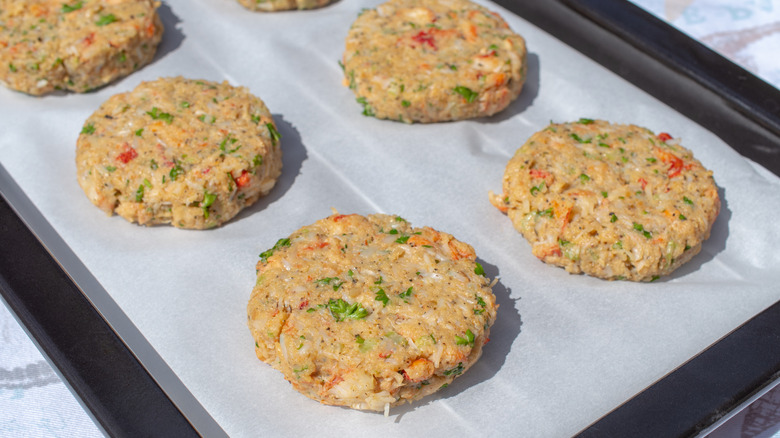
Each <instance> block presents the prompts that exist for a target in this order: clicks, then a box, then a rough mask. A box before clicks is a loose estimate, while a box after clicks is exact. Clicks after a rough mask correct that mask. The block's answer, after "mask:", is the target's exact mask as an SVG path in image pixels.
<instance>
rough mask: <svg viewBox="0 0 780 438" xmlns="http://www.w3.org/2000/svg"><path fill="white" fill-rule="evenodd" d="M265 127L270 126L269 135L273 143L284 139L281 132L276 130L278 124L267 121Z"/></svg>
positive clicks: (274, 144)
mask: <svg viewBox="0 0 780 438" xmlns="http://www.w3.org/2000/svg"><path fill="white" fill-rule="evenodd" d="M265 127H266V128H268V135H269V136H271V145H272V146H276V144H277V143H279V140H281V139H282V135H281V134H279V131H277V130H276V126H274V124H273V123H271V122H268V123H266V124H265Z"/></svg>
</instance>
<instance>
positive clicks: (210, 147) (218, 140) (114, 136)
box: [76, 77, 282, 229]
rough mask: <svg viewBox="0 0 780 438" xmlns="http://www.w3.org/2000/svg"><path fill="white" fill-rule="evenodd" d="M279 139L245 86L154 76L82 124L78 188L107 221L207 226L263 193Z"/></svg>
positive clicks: (273, 175)
mask: <svg viewBox="0 0 780 438" xmlns="http://www.w3.org/2000/svg"><path fill="white" fill-rule="evenodd" d="M279 143H280V135H279V132H278V131H277V130H276V125H275V124H274V121H273V118H272V117H271V113H270V112H269V111H268V108H267V107H266V106H265V104H264V103H263V101H262V100H260V99H259V98H258V97H255V96H253V95H252V94H250V93H249V91H248V90H247V89H246V88H244V87H234V86H231V85H229V84H228V83H227V82H223V83H216V82H209V81H203V80H193V79H185V78H182V77H176V78H161V79H157V80H155V81H150V82H143V83H141V84H140V85H138V87H136V88H135V89H134V90H132V91H130V92H127V93H121V94H117V95H114V96H112V97H111V98H109V99H108V100H107V101H106V102H105V103H103V105H101V106H100V108H99V109H98V110H97V111H95V113H94V114H92V115H91V116H90V117H89V118H88V119H87V121H86V122H85V124H84V127H83V128H82V130H81V135H79V138H78V142H77V146H76V169H77V172H78V182H79V184H80V185H81V188H82V189H84V192H85V193H86V194H87V197H88V198H89V200H90V201H92V203H93V204H95V205H97V206H98V207H100V209H101V210H103V211H105V212H106V213H107V214H109V215H111V214H112V213H116V214H118V215H119V216H122V217H123V218H125V219H127V220H129V221H131V222H138V223H139V224H143V225H153V224H168V223H169V224H172V225H174V226H176V227H180V228H196V229H202V228H211V227H215V226H218V225H220V224H222V223H223V222H225V221H227V220H229V219H230V218H232V217H233V216H235V215H236V214H237V213H238V212H239V211H241V210H242V209H243V208H244V207H246V206H248V205H251V204H252V203H254V202H255V201H256V200H257V199H258V198H259V197H260V196H263V195H265V194H267V193H268V192H269V191H270V190H271V188H272V187H273V186H274V184H275V183H276V179H277V178H278V177H279V175H280V173H281V168H282V151H281V147H280V144H279Z"/></svg>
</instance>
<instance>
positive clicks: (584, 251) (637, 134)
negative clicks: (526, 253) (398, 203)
mask: <svg viewBox="0 0 780 438" xmlns="http://www.w3.org/2000/svg"><path fill="white" fill-rule="evenodd" d="M491 202H492V203H493V204H494V205H495V206H496V207H498V208H499V209H500V210H501V211H504V212H506V213H507V214H508V215H509V218H510V219H511V220H512V222H513V223H514V226H515V228H517V230H518V231H520V233H522V234H523V236H524V237H525V238H526V239H527V240H528V241H529V242H530V243H531V245H532V251H533V254H534V255H535V256H536V257H538V258H539V259H541V260H542V261H544V262H546V263H550V264H553V265H557V266H561V267H563V268H565V269H566V270H567V271H568V272H570V273H586V274H588V275H591V276H594V277H600V278H605V279H610V280H617V279H625V280H632V281H652V280H654V279H656V278H658V277H659V276H663V275H668V274H669V273H671V272H672V271H674V270H675V269H677V268H678V267H680V266H681V265H682V264H684V263H686V262H687V261H689V260H690V259H691V258H692V257H693V256H694V255H696V254H697V253H698V252H699V251H700V250H701V247H702V243H703V242H704V241H705V240H706V239H707V238H708V237H709V235H710V230H711V228H712V224H713V222H715V218H716V217H717V216H718V212H719V210H720V199H719V197H718V190H717V187H716V185H715V181H714V179H713V177H712V172H711V171H709V170H707V169H705V168H704V167H703V166H702V164H701V163H700V162H699V161H698V160H696V159H695V158H694V157H693V153H692V152H691V151H689V150H688V149H686V148H684V147H683V146H681V145H680V144H679V142H678V141H676V140H675V139H673V138H672V137H671V136H670V135H669V134H667V133H661V134H658V135H655V134H654V133H653V132H652V131H650V130H648V129H645V128H641V127H638V126H634V125H619V124H610V123H608V122H605V121H601V120H591V119H580V120H579V121H578V122H574V123H558V124H551V125H550V126H548V127H547V128H546V129H544V130H542V131H540V132H538V133H536V134H534V135H533V136H531V138H530V139H528V141H527V142H526V143H525V144H524V145H523V146H522V147H521V148H520V149H518V150H517V152H516V153H515V155H514V156H513V157H512V159H511V160H510V161H509V164H508V165H507V167H506V172H505V174H504V193H503V194H502V195H500V196H497V195H494V194H492V193H491Z"/></svg>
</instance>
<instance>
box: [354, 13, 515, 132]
mask: <svg viewBox="0 0 780 438" xmlns="http://www.w3.org/2000/svg"><path fill="white" fill-rule="evenodd" d="M343 67H344V75H345V78H344V84H345V85H346V86H348V87H349V88H350V89H352V90H353V91H354V92H355V94H356V95H357V101H358V102H359V103H361V104H362V105H363V108H364V110H363V114H364V115H367V116H375V117H377V118H380V119H393V120H399V121H402V122H407V123H411V122H422V123H430V122H443V121H448V120H460V119H467V118H473V117H482V116H490V115H492V114H495V113H497V112H498V111H501V110H502V109H504V108H506V107H507V106H508V105H509V103H510V102H512V101H513V100H514V99H515V98H516V97H517V96H518V95H519V94H520V90H521V89H522V88H523V82H524V81H525V73H526V48H525V40H524V39H523V38H522V37H521V36H519V35H517V34H515V33H514V32H512V30H511V29H509V26H508V25H507V24H506V22H505V21H504V20H503V19H502V18H501V17H500V16H498V14H496V13H494V12H491V11H489V10H487V9H485V8H483V7H482V6H479V5H476V4H474V3H471V2H470V1H468V0H390V1H388V2H387V3H384V4H382V5H380V6H379V7H377V8H376V9H368V10H364V11H363V12H361V14H360V16H358V18H357V20H356V21H355V22H354V23H353V24H352V27H351V28H350V30H349V34H348V36H347V43H346V51H345V52H344V56H343Z"/></svg>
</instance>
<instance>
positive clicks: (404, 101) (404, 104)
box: [401, 100, 412, 108]
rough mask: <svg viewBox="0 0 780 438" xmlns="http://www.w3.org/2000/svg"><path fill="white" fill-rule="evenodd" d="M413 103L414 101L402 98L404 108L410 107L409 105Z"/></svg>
mask: <svg viewBox="0 0 780 438" xmlns="http://www.w3.org/2000/svg"><path fill="white" fill-rule="evenodd" d="M411 104H412V103H411V102H409V101H408V100H402V101H401V106H402V107H404V108H409V105H411Z"/></svg>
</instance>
